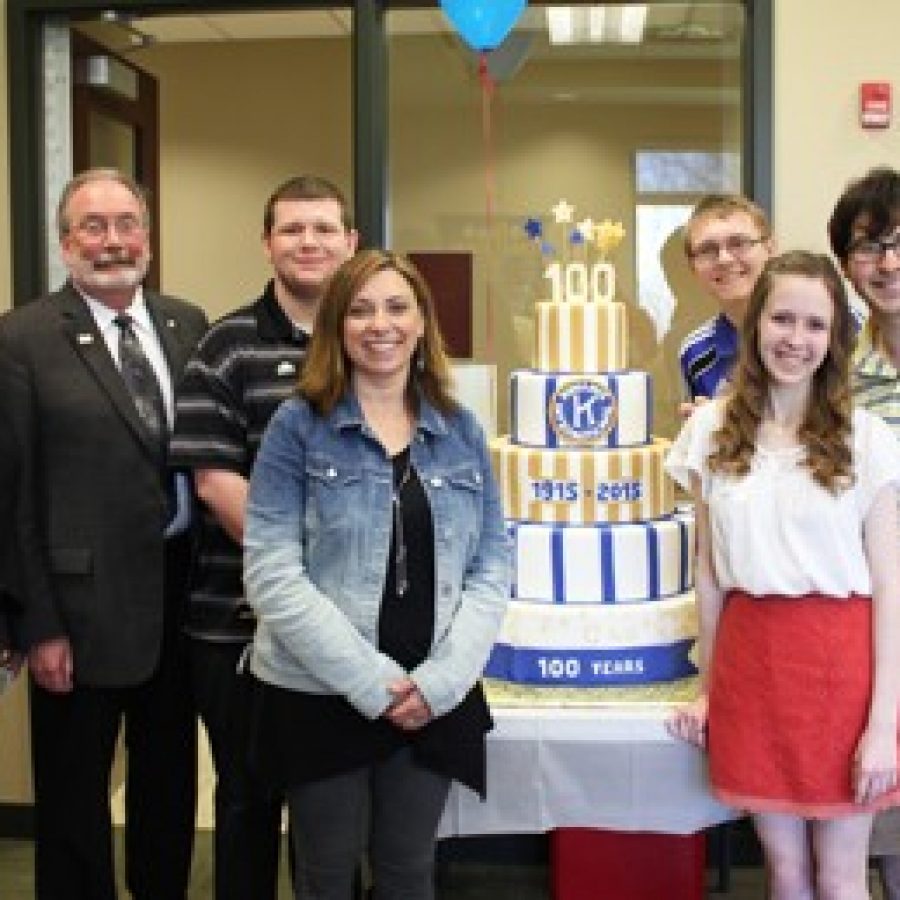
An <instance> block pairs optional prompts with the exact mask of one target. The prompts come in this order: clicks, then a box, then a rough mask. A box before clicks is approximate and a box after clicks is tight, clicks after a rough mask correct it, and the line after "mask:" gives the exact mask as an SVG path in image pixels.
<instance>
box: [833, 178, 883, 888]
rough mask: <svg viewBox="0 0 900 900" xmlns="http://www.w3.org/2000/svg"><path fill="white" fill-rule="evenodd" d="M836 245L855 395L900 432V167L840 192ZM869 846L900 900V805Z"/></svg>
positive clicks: (835, 221) (878, 820) (879, 818)
mask: <svg viewBox="0 0 900 900" xmlns="http://www.w3.org/2000/svg"><path fill="white" fill-rule="evenodd" d="M828 236H829V238H830V241H831V249H832V251H833V253H834V255H835V257H836V258H837V260H838V261H839V262H840V264H841V267H842V269H843V271H844V274H845V275H846V276H847V278H849V279H850V282H851V283H852V285H853V287H854V289H855V290H856V293H857V294H858V295H859V296H860V297H861V298H862V299H863V300H864V301H865V303H866V306H867V307H868V309H869V318H868V320H867V321H866V324H865V326H864V327H863V329H862V331H861V332H860V335H859V340H858V341H857V345H856V353H855V354H854V358H853V397H854V401H855V402H856V403H857V405H859V406H862V407H864V408H866V409H868V410H871V411H872V412H874V413H875V414H876V415H879V416H881V418H882V419H884V421H885V422H887V423H888V425H890V426H891V428H892V430H893V432H894V434H895V435H897V436H898V437H900V172H898V171H897V170H896V169H891V168H886V167H883V168H877V169H872V170H871V171H870V172H868V173H867V174H866V175H864V176H863V177H862V178H860V179H858V180H856V181H853V182H851V183H850V184H849V185H848V186H847V189H846V190H845V191H844V192H843V194H841V196H840V198H839V199H838V201H837V203H836V204H835V207H834V211H833V212H832V215H831V219H830V220H829V223H828ZM869 852H870V853H871V854H872V856H874V857H875V858H876V860H877V864H878V870H879V873H880V875H881V883H882V889H883V892H884V896H885V900H900V810H896V809H894V810H887V811H886V812H884V813H881V814H880V815H879V816H877V817H876V819H875V824H874V826H873V828H872V839H871V842H870V844H869Z"/></svg>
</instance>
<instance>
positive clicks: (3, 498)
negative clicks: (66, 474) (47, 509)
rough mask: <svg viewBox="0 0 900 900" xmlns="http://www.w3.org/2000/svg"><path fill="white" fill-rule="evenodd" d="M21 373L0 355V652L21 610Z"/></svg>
mask: <svg viewBox="0 0 900 900" xmlns="http://www.w3.org/2000/svg"><path fill="white" fill-rule="evenodd" d="M25 384H26V382H25V378H24V373H23V371H22V370H21V369H20V368H19V367H18V366H17V365H16V364H15V363H14V362H13V361H12V360H11V359H10V358H9V357H8V356H7V355H6V354H3V353H0V650H5V649H9V648H12V647H15V646H16V645H17V643H18V642H17V640H16V635H17V632H18V618H19V613H20V612H21V608H22V590H21V585H20V578H19V552H18V542H17V540H16V534H17V531H16V527H15V519H16V516H17V515H18V510H19V509H20V503H19V496H20V492H21V493H22V494H23V495H24V494H26V493H27V490H28V486H29V480H28V477H27V460H26V459H23V458H22V457H23V452H22V451H23V445H24V429H22V428H21V427H20V425H21V422H20V420H19V419H18V418H17V417H16V415H15V410H17V409H20V408H21V401H22V399H23V398H24V396H25V393H24V391H25Z"/></svg>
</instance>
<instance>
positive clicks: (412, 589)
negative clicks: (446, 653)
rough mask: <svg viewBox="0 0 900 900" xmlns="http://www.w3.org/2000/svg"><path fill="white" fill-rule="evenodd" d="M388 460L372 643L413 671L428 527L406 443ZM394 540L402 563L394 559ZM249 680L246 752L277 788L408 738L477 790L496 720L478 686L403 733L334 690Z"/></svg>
mask: <svg viewBox="0 0 900 900" xmlns="http://www.w3.org/2000/svg"><path fill="white" fill-rule="evenodd" d="M392 462H393V469H394V492H395V498H396V499H395V501H394V503H395V508H394V513H395V515H394V524H393V528H392V532H391V542H390V550H389V552H388V559H387V563H386V570H387V571H386V576H385V582H384V592H383V594H382V598H381V610H380V614H379V620H378V649H379V650H381V651H382V652H383V653H385V654H386V655H387V656H390V657H391V659H394V660H396V662H397V663H399V665H400V666H402V667H403V668H404V669H406V670H407V671H411V670H412V669H414V668H415V667H416V666H417V665H419V664H420V663H421V662H423V661H424V660H425V659H426V658H427V656H428V653H429V651H430V649H431V645H432V642H433V639H434V584H435V572H434V527H433V522H432V518H431V509H430V507H429V505H428V497H427V495H426V493H425V489H424V487H423V486H422V482H421V481H420V480H419V477H418V474H417V473H416V470H415V469H413V468H412V467H411V466H410V462H409V448H408V447H407V448H406V449H405V450H403V451H402V452H401V453H398V454H397V455H396V456H395V457H393V459H392ZM398 513H399V516H398ZM398 518H399V522H398ZM398 526H399V527H398ZM400 532H402V535H401V534H400ZM400 537H402V541H401V540H400ZM401 548H403V549H405V551H406V552H405V564H404V563H403V562H400V561H399V558H398V551H399V550H400V549H401ZM404 582H405V583H404ZM398 587H404V588H405V589H404V590H402V592H401V591H399V590H398ZM248 677H250V678H252V677H253V676H250V675H248ZM254 681H255V685H254V699H253V725H252V728H251V736H250V743H251V747H250V758H251V762H252V764H253V766H254V768H255V769H256V770H257V771H258V772H259V774H260V775H261V776H262V777H264V778H265V779H266V780H267V781H269V782H270V783H271V784H272V786H273V787H275V788H276V789H277V790H279V791H281V790H284V789H285V788H288V787H290V786H291V785H292V784H299V783H303V782H306V781H315V780H317V779H321V778H327V777H330V776H333V775H338V774H340V773H342V772H348V771H350V770H352V769H355V768H359V767H361V766H365V765H369V764H371V763H374V762H378V761H380V760H384V759H386V758H387V757H388V756H390V755H391V754H392V753H393V752H394V751H395V750H397V749H398V748H400V747H403V746H406V745H409V746H410V747H411V748H412V752H413V758H414V759H416V760H417V761H418V762H419V763H420V764H421V765H423V766H426V767H427V768H429V769H431V770H433V771H435V772H437V773H439V774H442V775H445V776H447V777H448V778H452V779H455V780H457V781H460V782H462V783H463V784H465V785H468V786H469V787H470V788H472V789H473V790H475V791H478V792H479V793H480V794H482V796H483V795H484V791H485V758H484V735H485V734H486V732H487V731H489V730H490V729H491V727H492V726H493V721H492V719H491V716H490V711H489V709H488V706H487V703H486V701H485V699H484V693H483V691H482V689H481V685H480V684H476V685H475V686H474V687H473V688H472V689H471V690H470V691H469V692H468V694H467V695H466V696H465V698H464V699H463V700H462V702H461V703H460V704H459V706H457V707H456V708H455V709H453V710H451V711H450V712H448V713H447V714H445V715H443V716H439V717H437V718H435V719H433V720H432V721H431V722H429V723H428V724H427V725H425V726H424V727H423V728H421V729H418V730H417V731H411V732H407V731H403V730H401V729H399V728H397V727H395V726H394V725H393V724H391V723H390V722H389V721H388V720H387V719H386V718H383V717H382V718H379V719H376V720H374V721H373V720H371V719H367V718H366V717H365V716H363V715H362V714H361V713H360V712H358V711H357V710H356V709H355V707H353V706H351V704H350V703H348V702H347V700H345V699H344V698H343V697H341V696H338V695H334V694H309V693H304V692H301V691H292V690H288V689H286V688H280V687H276V686H275V685H270V684H265V683H263V682H261V681H258V680H256V679H254Z"/></svg>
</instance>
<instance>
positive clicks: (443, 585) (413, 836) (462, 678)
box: [245, 250, 510, 900]
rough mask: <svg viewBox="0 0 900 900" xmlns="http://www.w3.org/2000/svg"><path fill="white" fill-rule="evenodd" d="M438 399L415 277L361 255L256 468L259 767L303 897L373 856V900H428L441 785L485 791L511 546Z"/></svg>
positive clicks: (474, 436)
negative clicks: (274, 799)
mask: <svg viewBox="0 0 900 900" xmlns="http://www.w3.org/2000/svg"><path fill="white" fill-rule="evenodd" d="M448 385H449V369H448V364H447V359H446V356H445V354H444V350H443V346H442V341H441V337H440V333H439V331H438V327H437V322H436V319H435V314H434V307H433V302H432V299H431V296H430V294H429V291H428V288H427V286H426V284H425V282H424V281H423V279H422V277H421V276H420V275H419V273H418V272H417V271H416V270H415V268H414V267H413V266H412V265H411V264H410V263H409V262H408V261H407V260H405V259H404V258H403V257H400V256H396V255H394V254H392V253H386V252H382V251H378V250H368V251H363V252H362V253H359V254H358V255H357V256H356V257H354V258H353V259H351V260H350V261H348V262H347V263H345V264H344V266H343V267H342V268H341V269H339V270H338V272H337V273H336V274H335V276H334V277H333V279H332V282H331V285H330V287H329V289H328V292H327V293H326V296H325V297H324V299H323V302H322V307H321V309H320V311H319V316H318V320H317V323H316V331H315V334H314V336H313V339H312V343H311V345H310V349H309V355H308V357H307V361H306V365H305V368H304V373H303V375H302V377H301V381H300V389H299V397H297V398H294V399H291V400H288V401H286V402H285V403H284V404H283V405H282V406H281V408H280V409H279V410H278V412H277V413H276V415H275V416H274V417H273V419H272V421H271V423H270V425H269V428H268V429H267V431H266V434H265V437H264V439H263V443H262V447H261V449H260V452H259V456H258V457H257V460H256V466H255V468H254V470H253V475H252V478H251V483H250V497H249V503H248V513H247V527H246V535H245V580H246V588H247V597H248V600H249V601H250V604H251V605H252V606H253V608H254V610H255V611H256V613H257V616H258V618H259V626H258V629H257V632H256V637H255V639H254V643H253V652H252V657H251V671H252V672H253V674H254V676H255V677H256V679H257V680H258V691H257V699H258V703H257V716H256V721H255V727H254V734H253V735H252V738H251V742H252V745H253V750H252V754H251V755H252V757H253V759H254V762H255V765H256V766H257V767H258V768H259V769H260V770H261V771H263V772H265V773H266V775H267V776H268V777H270V778H272V779H273V780H274V782H275V785H276V786H277V787H279V788H280V789H282V790H284V792H285V795H286V797H287V802H288V807H289V811H290V815H291V821H292V827H293V835H294V842H295V851H294V852H295V859H296V896H297V898H302V900H308V898H313V897H315V898H316V900H349V898H351V896H352V891H353V879H354V872H355V870H356V866H357V864H358V861H359V858H360V856H361V854H362V852H363V850H364V849H365V848H366V847H368V850H369V856H370V864H371V870H372V877H373V882H374V892H375V897H377V898H385V900H387V898H390V900H400V898H410V900H412V898H416V900H418V898H430V897H432V896H433V885H432V870H433V858H434V840H435V833H436V830H437V825H438V821H439V819H440V816H441V813H442V811H443V808H444V803H445V800H446V796H447V791H448V789H449V785H450V781H451V779H456V780H459V781H461V782H462V783H464V784H467V785H469V786H470V787H472V788H473V789H475V790H477V791H480V792H481V793H482V794H483V793H484V735H485V733H486V732H487V731H488V730H489V729H490V727H491V724H492V723H491V718H490V713H489V711H488V708H487V705H486V703H485V700H484V696H483V694H482V691H481V687H480V685H479V683H478V678H479V676H480V674H481V670H482V668H483V666H484V664H485V662H486V660H487V657H488V654H489V652H490V649H491V645H492V644H493V641H494V638H495V636H496V633H497V630H498V628H499V626H500V621H501V619H502V616H503V612H504V607H505V603H506V599H507V597H508V595H509V577H510V567H509V549H508V544H507V539H506V534H505V529H504V523H503V514H502V511H501V507H500V501H499V496H498V493H497V489H496V485H495V483H494V479H493V476H492V474H491V469H490V463H489V460H488V454H487V448H486V446H485V441H484V436H483V433H482V431H481V429H480V427H479V426H478V425H477V423H476V422H475V419H474V418H473V416H472V415H471V413H469V412H468V411H466V410H464V409H461V408H460V407H459V405H458V404H457V403H456V402H455V401H454V400H453V399H452V398H451V396H450V394H449V389H448Z"/></svg>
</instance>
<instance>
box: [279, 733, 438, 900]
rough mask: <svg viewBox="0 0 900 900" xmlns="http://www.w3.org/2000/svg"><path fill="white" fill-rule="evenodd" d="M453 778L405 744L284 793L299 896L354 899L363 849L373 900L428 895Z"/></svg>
mask: <svg viewBox="0 0 900 900" xmlns="http://www.w3.org/2000/svg"><path fill="white" fill-rule="evenodd" d="M449 789H450V782H449V780H448V779H447V778H444V777H443V776H441V775H436V774H435V773H434V772H431V771H429V770H428V769H423V768H422V767H420V766H418V765H416V764H415V763H414V762H413V760H412V754H411V753H410V751H409V750H408V749H403V750H400V751H397V752H396V753H394V754H393V755H392V756H391V757H389V758H388V759H387V760H385V761H384V762H381V763H377V764H375V765H372V766H367V767H365V768H362V769H355V770H354V771H352V772H346V773H344V774H342V775H338V776H335V777H334V778H326V779H322V780H321V781H313V782H310V783H308V784H302V785H299V786H297V787H294V788H291V789H290V790H288V791H287V804H288V809H289V810H290V815H291V827H292V829H293V836H294V848H293V849H294V858H295V862H296V873H295V886H294V887H295V892H296V893H295V896H296V898H297V900H352V897H353V884H354V875H355V873H356V870H357V867H358V864H359V860H360V858H361V857H362V854H363V852H364V851H365V850H366V848H367V847H368V851H369V864H370V867H371V871H372V881H373V887H374V894H373V896H374V897H375V900H432V898H433V897H434V844H435V834H436V832H437V826H438V822H439V821H440V818H441V813H442V812H443V810H444V804H445V803H446V800H447V792H448V791H449Z"/></svg>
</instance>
